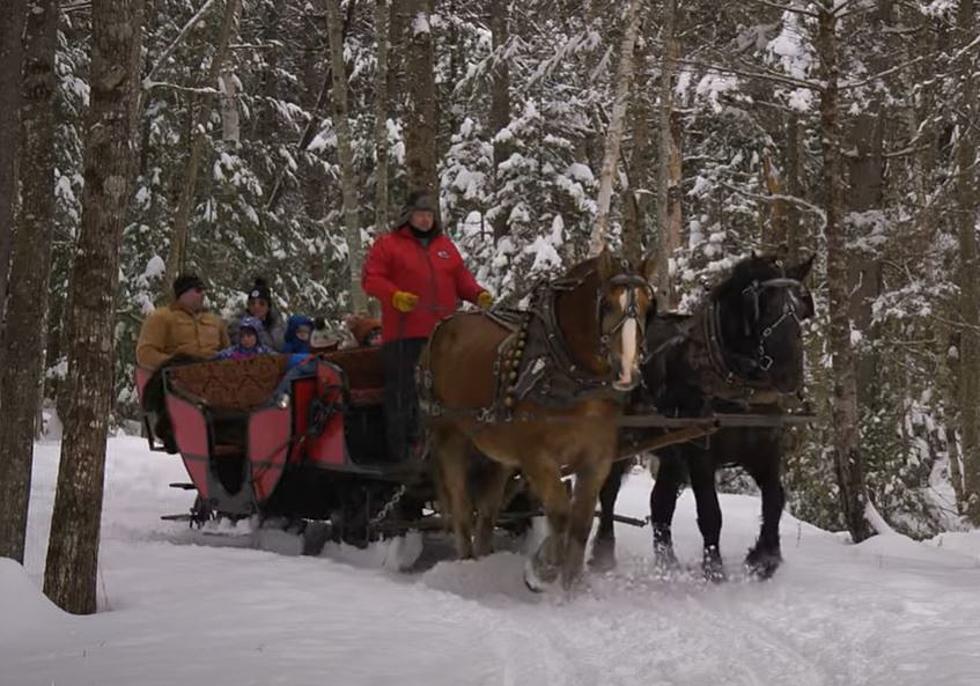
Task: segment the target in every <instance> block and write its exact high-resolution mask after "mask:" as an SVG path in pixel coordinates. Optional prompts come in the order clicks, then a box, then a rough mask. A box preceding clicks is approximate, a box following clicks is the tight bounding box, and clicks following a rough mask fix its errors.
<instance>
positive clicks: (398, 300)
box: [391, 291, 419, 312]
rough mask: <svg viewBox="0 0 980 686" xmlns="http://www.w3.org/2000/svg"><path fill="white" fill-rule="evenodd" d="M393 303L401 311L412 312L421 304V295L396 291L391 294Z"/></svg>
mask: <svg viewBox="0 0 980 686" xmlns="http://www.w3.org/2000/svg"><path fill="white" fill-rule="evenodd" d="M391 304H392V305H393V306H394V308H395V309H396V310H398V311H399V312H411V311H412V310H414V309H415V306H416V305H418V304H419V296H417V295H415V294H414V293H409V292H408V291H395V294H394V295H393V296H391Z"/></svg>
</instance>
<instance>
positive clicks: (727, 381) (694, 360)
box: [653, 277, 808, 399]
mask: <svg viewBox="0 0 980 686" xmlns="http://www.w3.org/2000/svg"><path fill="white" fill-rule="evenodd" d="M771 288H792V289H796V290H799V291H801V292H803V293H805V294H806V293H807V291H806V287H805V286H804V285H803V284H802V283H801V282H800V281H798V280H796V279H791V278H786V277H778V278H773V279H767V280H765V281H758V280H756V281H753V282H752V283H751V284H749V285H748V286H747V287H746V288H744V289H743V290H742V295H743V297H747V298H750V299H751V302H752V305H753V312H754V319H753V322H752V323H750V322H748V321H746V322H745V326H746V328H747V329H750V327H751V326H752V325H753V324H756V323H758V322H759V317H760V309H759V295H760V294H761V293H762V292H764V291H765V290H766V289H771ZM807 295H808V294H807ZM799 304H800V303H799V301H798V300H797V299H796V298H795V297H791V298H788V300H787V303H786V304H785V305H784V306H783V311H782V313H781V314H780V316H779V317H778V318H777V319H776V320H775V321H774V322H772V323H771V324H768V325H767V326H765V327H764V328H763V329H762V331H761V333H760V335H759V344H758V346H757V347H756V349H755V351H754V352H755V354H754V355H752V356H748V355H741V354H738V353H733V352H731V351H729V350H727V349H726V347H725V341H724V336H723V334H722V326H721V304H720V303H719V302H718V301H717V300H715V299H712V300H710V301H709V302H708V303H706V304H705V305H704V306H703V307H701V308H699V309H698V311H697V312H696V313H695V314H694V315H693V316H692V317H691V318H690V319H689V320H688V321H687V322H685V323H684V324H683V325H682V326H681V328H680V332H679V334H678V335H677V336H675V337H673V338H671V339H670V340H668V341H666V342H665V343H664V344H663V345H661V346H660V347H659V348H657V350H655V351H654V353H653V354H659V353H660V352H661V351H662V350H663V349H664V348H665V347H670V346H673V345H677V344H679V343H681V342H683V341H686V340H689V341H690V342H691V345H690V346H689V348H688V351H687V362H688V363H689V364H690V366H691V368H692V369H693V370H694V371H695V373H696V374H697V375H698V385H699V386H700V387H701V388H703V389H704V390H705V392H706V393H708V394H710V395H713V396H715V397H719V398H728V399H745V398H754V397H756V396H757V395H758V394H759V393H761V392H764V391H768V390H770V389H771V384H770V382H769V380H768V379H767V378H766V374H767V373H768V371H769V369H771V368H772V365H773V362H774V360H773V358H772V356H771V355H769V353H768V351H767V350H766V341H767V340H768V339H769V338H770V337H771V336H772V335H773V333H775V332H776V330H777V329H778V328H779V327H780V326H781V325H782V324H783V323H784V322H786V321H788V320H789V319H793V320H795V321H796V323H797V324H802V322H803V319H804V318H805V316H801V313H800V312H798V311H797V306H798V305H799Z"/></svg>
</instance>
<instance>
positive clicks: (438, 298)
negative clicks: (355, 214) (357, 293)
mask: <svg viewBox="0 0 980 686" xmlns="http://www.w3.org/2000/svg"><path fill="white" fill-rule="evenodd" d="M361 284H362V285H363V287H364V291H365V292H366V293H368V295H373V296H374V297H375V298H377V299H378V300H380V301H381V330H382V331H381V335H382V339H383V341H384V343H383V345H382V350H381V354H382V358H383V360H384V373H385V423H386V429H387V440H388V452H389V458H390V459H399V460H400V459H404V458H405V457H407V456H408V454H409V446H410V445H411V444H412V443H414V442H415V441H416V440H417V439H418V430H419V422H418V398H417V396H416V388H415V365H416V364H417V363H418V359H419V354H420V353H421V352H422V348H423V347H424V346H425V343H426V341H427V340H428V338H429V334H431V333H432V330H433V329H434V328H435V326H436V324H437V323H438V322H439V320H440V319H443V318H444V317H448V316H449V315H451V314H452V313H453V312H455V311H456V310H457V308H458V306H459V301H460V300H468V301H469V302H472V303H475V304H476V305H479V306H480V307H482V308H484V309H486V308H488V307H490V305H491V304H493V296H491V295H490V293H489V292H488V291H487V290H486V289H485V288H483V287H482V286H480V284H478V283H477V282H476V279H474V278H473V275H472V274H471V273H470V272H469V270H468V269H467V268H466V265H464V264H463V258H462V257H460V254H459V251H458V250H457V249H456V246H455V245H453V242H452V241H451V240H450V239H449V237H448V236H446V235H445V234H443V233H442V229H441V227H440V226H439V223H438V222H437V221H436V218H435V205H434V201H433V199H432V197H431V196H429V195H428V194H427V193H425V192H421V191H415V192H413V193H411V194H410V195H409V196H408V202H407V204H406V207H405V213H404V214H403V215H402V220H401V221H400V222H399V224H398V226H396V227H395V228H394V229H393V230H392V231H390V232H389V233H387V234H385V235H383V236H378V237H377V238H376V239H375V241H374V245H372V246H371V250H370V251H369V252H368V256H367V259H366V260H365V261H364V273H363V275H362V278H361Z"/></svg>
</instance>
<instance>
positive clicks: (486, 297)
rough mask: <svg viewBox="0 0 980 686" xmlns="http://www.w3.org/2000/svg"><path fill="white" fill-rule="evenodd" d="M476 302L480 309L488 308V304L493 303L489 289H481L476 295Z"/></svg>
mask: <svg viewBox="0 0 980 686" xmlns="http://www.w3.org/2000/svg"><path fill="white" fill-rule="evenodd" d="M476 304H477V305H479V306H480V309H481V310H489V309H490V306H491V305H493V296H492V295H490V291H482V292H481V293H480V295H478V296H476Z"/></svg>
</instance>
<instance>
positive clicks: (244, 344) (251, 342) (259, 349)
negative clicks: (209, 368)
mask: <svg viewBox="0 0 980 686" xmlns="http://www.w3.org/2000/svg"><path fill="white" fill-rule="evenodd" d="M262 331H263V327H262V322H261V321H260V320H259V319H258V318H257V317H242V320H241V323H240V325H239V327H238V344H237V345H233V346H230V347H228V348H225V349H224V350H222V351H221V352H219V353H218V354H217V355H216V356H215V359H217V360H245V359H248V358H250V357H255V356H256V355H269V354H271V353H273V352H274V351H273V350H270V349H269V348H268V347H266V346H264V345H262V344H261V343H259V338H260V337H261V335H262Z"/></svg>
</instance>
